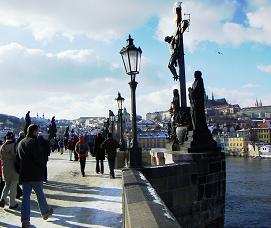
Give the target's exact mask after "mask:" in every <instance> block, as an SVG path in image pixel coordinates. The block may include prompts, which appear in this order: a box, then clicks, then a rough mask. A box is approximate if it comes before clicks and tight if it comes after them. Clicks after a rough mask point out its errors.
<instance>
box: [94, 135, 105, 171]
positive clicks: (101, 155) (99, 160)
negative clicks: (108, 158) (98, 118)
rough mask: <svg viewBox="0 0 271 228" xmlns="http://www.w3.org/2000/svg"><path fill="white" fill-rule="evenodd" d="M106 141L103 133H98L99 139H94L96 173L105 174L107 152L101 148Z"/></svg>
mask: <svg viewBox="0 0 271 228" xmlns="http://www.w3.org/2000/svg"><path fill="white" fill-rule="evenodd" d="M103 141H104V137H103V136H102V134H101V133H98V135H97V137H96V138H95V139H94V154H95V156H96V173H100V172H101V174H103V173H104V159H105V151H104V149H102V148H101V144H102V143H103ZM100 164H101V167H100Z"/></svg>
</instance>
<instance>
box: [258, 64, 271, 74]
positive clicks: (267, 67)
mask: <svg viewBox="0 0 271 228" xmlns="http://www.w3.org/2000/svg"><path fill="white" fill-rule="evenodd" d="M257 68H258V69H259V70H260V71H262V72H265V73H271V65H258V66H257Z"/></svg>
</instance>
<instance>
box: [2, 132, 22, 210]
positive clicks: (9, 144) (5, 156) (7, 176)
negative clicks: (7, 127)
mask: <svg viewBox="0 0 271 228" xmlns="http://www.w3.org/2000/svg"><path fill="white" fill-rule="evenodd" d="M5 140H6V141H5V143H4V145H2V147H1V149H0V159H1V160H2V178H3V181H5V186H4V189H3V192H2V195H1V200H0V207H5V204H6V202H7V196H8V195H9V208H10V209H16V208H17V207H18V204H17V203H16V200H15V198H16V194H17V184H18V182H19V174H18V173H17V172H16V170H15V161H16V143H15V136H14V134H13V133H12V132H8V133H7V134H6V136H5Z"/></svg>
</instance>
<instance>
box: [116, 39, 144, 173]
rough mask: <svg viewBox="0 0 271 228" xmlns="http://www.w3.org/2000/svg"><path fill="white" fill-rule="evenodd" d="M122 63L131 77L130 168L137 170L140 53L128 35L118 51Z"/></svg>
mask: <svg viewBox="0 0 271 228" xmlns="http://www.w3.org/2000/svg"><path fill="white" fill-rule="evenodd" d="M120 54H121V57H122V61H123V64H124V68H125V71H126V74H128V75H130V76H131V81H130V82H129V85H130V88H131V110H132V134H133V139H132V140H133V142H132V147H131V149H130V167H131V168H139V167H141V160H142V159H141V150H140V149H139V148H138V143H137V129H136V96H135V91H136V86H137V82H136V81H135V77H136V75H137V74H139V71H140V62H141V54H142V51H141V49H140V47H138V48H136V47H135V45H134V43H133V39H132V38H131V36H130V35H129V38H128V39H127V46H126V47H123V48H122V49H121V51H120Z"/></svg>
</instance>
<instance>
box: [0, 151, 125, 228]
mask: <svg viewBox="0 0 271 228" xmlns="http://www.w3.org/2000/svg"><path fill="white" fill-rule="evenodd" d="M95 165H96V161H95V160H94V159H93V158H88V159H87V164H86V176H85V177H82V176H81V173H80V164H79V162H75V161H69V160H68V154H67V152H64V154H62V155H61V154H59V153H58V152H54V153H52V154H51V156H50V160H49V162H48V183H46V184H44V188H45V193H46V198H47V201H48V204H49V205H50V206H51V207H52V208H53V209H54V215H53V217H51V218H49V219H48V220H47V221H44V220H43V219H42V217H41V215H40V212H39V209H38V204H37V200H36V196H35V194H34V193H32V195H31V199H32V201H31V227H38V228H40V227H46V228H51V227H79V228H80V227H95V228H102V227H121V220H122V208H121V207H122V198H121V196H122V187H121V184H122V180H121V171H120V170H117V171H116V179H110V178H109V169H108V163H107V162H105V174H103V175H101V174H96V172H95ZM19 204H21V201H20V200H19ZM20 214H21V213H20V208H19V209H18V210H10V209H8V206H6V207H5V209H2V208H1V209H0V227H11V228H13V227H20V226H21V221H20Z"/></svg>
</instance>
